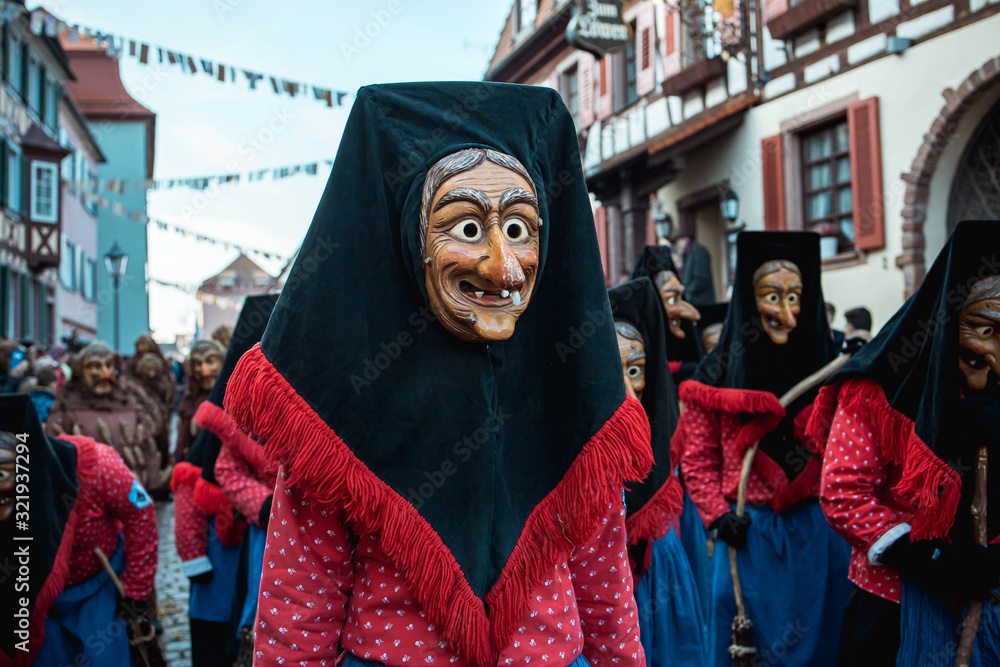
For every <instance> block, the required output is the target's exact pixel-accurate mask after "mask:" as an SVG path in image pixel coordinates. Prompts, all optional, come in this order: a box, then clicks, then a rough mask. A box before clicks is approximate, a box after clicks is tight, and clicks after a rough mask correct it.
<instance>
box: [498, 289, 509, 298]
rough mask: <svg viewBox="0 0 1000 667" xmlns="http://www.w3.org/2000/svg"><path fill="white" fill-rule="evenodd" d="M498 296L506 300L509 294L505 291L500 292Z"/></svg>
mask: <svg viewBox="0 0 1000 667" xmlns="http://www.w3.org/2000/svg"><path fill="white" fill-rule="evenodd" d="M500 296H501V297H503V298H504V299H506V298H507V297H509V296H510V292H508V291H507V290H500Z"/></svg>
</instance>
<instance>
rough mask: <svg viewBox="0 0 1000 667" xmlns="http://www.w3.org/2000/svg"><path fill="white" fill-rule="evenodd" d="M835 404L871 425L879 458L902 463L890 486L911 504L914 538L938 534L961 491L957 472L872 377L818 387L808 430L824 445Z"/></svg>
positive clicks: (951, 519) (945, 530)
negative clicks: (932, 447)
mask: <svg viewBox="0 0 1000 667" xmlns="http://www.w3.org/2000/svg"><path fill="white" fill-rule="evenodd" d="M838 410H843V411H845V412H847V413H849V414H853V415H856V417H857V418H858V419H862V420H865V421H867V422H868V423H870V424H871V425H872V427H873V428H874V430H875V433H874V434H873V435H874V438H873V439H874V441H875V443H876V444H877V445H878V447H879V450H880V451H881V453H882V455H883V456H884V457H885V459H886V460H887V461H888V462H889V463H892V464H894V465H897V466H900V467H901V468H902V477H901V479H900V481H899V483H898V484H897V485H896V488H895V489H894V491H895V493H897V494H899V495H900V496H901V497H902V498H903V499H904V500H906V501H907V502H909V503H910V504H911V505H912V506H913V508H914V515H913V519H912V520H911V521H910V525H911V526H912V530H911V534H912V536H913V539H915V540H925V539H932V538H937V537H944V536H945V535H947V534H948V531H949V530H951V526H952V523H953V522H954V521H955V513H956V512H957V511H958V502H959V498H960V497H961V494H962V478H961V477H960V476H959V474H958V473H957V472H956V471H955V470H954V469H953V468H952V467H951V466H949V465H948V464H947V463H945V462H944V461H942V460H941V459H940V458H938V457H937V455H935V454H934V452H933V451H931V449H930V447H928V446H927V444H926V443H925V442H924V441H923V440H921V439H920V437H919V436H918V435H917V434H916V433H914V431H913V426H914V425H913V420H912V419H910V418H909V417H907V416H906V415H904V414H902V413H901V412H898V411H896V410H895V409H894V408H893V407H892V406H891V405H890V404H889V401H888V400H887V399H886V397H885V392H884V391H883V390H882V387H881V386H880V385H879V384H878V383H877V382H875V381H874V380H869V379H858V380H848V381H846V382H844V383H843V384H841V385H829V386H826V387H823V389H822V390H821V391H820V395H819V397H818V398H817V399H816V408H815V409H814V410H813V414H812V418H811V419H810V420H809V426H808V432H809V434H810V435H811V436H812V437H813V438H815V439H816V440H817V441H819V442H820V445H819V446H820V448H825V447H826V442H827V440H828V439H829V437H830V427H831V425H832V424H833V419H834V417H835V416H836V414H837V412H838Z"/></svg>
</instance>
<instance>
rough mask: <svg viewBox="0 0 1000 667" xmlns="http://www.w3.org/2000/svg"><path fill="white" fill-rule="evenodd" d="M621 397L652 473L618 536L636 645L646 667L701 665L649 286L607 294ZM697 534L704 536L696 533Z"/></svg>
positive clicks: (662, 359)
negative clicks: (634, 411) (642, 438)
mask: <svg viewBox="0 0 1000 667" xmlns="http://www.w3.org/2000/svg"><path fill="white" fill-rule="evenodd" d="M608 296H609V297H610V299H611V311H612V312H613V313H614V318H615V330H616V333H617V335H618V350H619V353H620V355H621V362H622V372H623V374H624V376H625V389H626V390H627V391H628V392H629V395H631V396H632V397H633V398H636V399H638V400H639V401H640V402H641V403H642V406H643V408H644V409H645V411H646V415H647V416H648V417H649V425H650V432H651V436H652V438H651V443H652V451H653V459H654V461H655V463H654V465H653V469H652V470H651V471H650V473H649V475H647V477H646V479H645V480H644V481H643V482H642V483H641V484H636V483H632V484H628V485H627V487H628V490H627V492H626V493H625V507H626V512H627V514H626V517H625V532H626V535H627V536H628V544H629V557H630V562H631V565H632V574H633V577H634V579H635V601H636V605H637V606H638V609H639V630H640V632H639V639H640V640H641V641H642V646H643V648H644V649H645V653H646V662H647V664H648V665H650V666H651V667H663V666H666V665H701V664H704V662H705V655H704V650H703V648H702V634H703V632H704V627H703V625H704V623H703V615H702V607H701V602H700V601H699V598H698V590H697V588H696V587H695V586H694V574H693V573H692V572H691V567H690V565H688V560H687V556H685V554H684V549H683V547H682V546H681V541H680V538H679V537H678V535H677V530H676V529H675V526H674V523H675V522H676V520H677V517H678V515H679V514H680V512H681V507H682V495H683V491H682V489H681V485H680V482H679V481H678V480H677V476H676V475H675V474H673V464H672V456H671V454H672V452H671V451H670V438H671V436H672V435H673V433H674V430H675V429H676V428H677V418H678V415H679V413H680V410H679V406H678V404H677V389H676V388H675V387H674V381H673V378H672V377H671V374H670V369H669V367H668V366H667V353H666V331H665V327H664V324H663V319H664V318H663V305H662V302H661V301H660V297H659V294H657V292H656V288H655V287H653V283H652V282H651V281H650V280H649V278H639V279H637V280H631V281H629V282H627V283H625V284H623V285H620V286H619V287H615V288H613V289H611V290H608ZM702 533H703V534H704V529H702Z"/></svg>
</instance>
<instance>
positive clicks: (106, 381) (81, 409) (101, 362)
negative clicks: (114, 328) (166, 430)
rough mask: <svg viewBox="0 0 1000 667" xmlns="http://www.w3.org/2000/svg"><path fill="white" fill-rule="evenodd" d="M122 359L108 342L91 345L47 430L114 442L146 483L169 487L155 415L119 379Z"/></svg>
mask: <svg viewBox="0 0 1000 667" xmlns="http://www.w3.org/2000/svg"><path fill="white" fill-rule="evenodd" d="M120 363H121V359H120V358H119V356H118V355H117V354H115V353H114V351H112V349H111V348H110V347H108V346H107V345H106V344H104V343H91V344H90V345H87V346H86V347H85V348H83V350H81V351H80V354H79V356H78V357H77V358H76V360H75V364H76V368H75V369H74V370H73V377H72V378H71V379H70V381H69V382H67V383H66V385H65V386H64V387H63V388H62V391H60V392H59V395H58V396H57V397H56V401H55V403H54V404H53V405H52V409H51V410H50V411H49V419H48V421H47V422H46V431H47V432H48V433H49V434H51V435H56V436H58V435H62V434H64V433H65V434H69V435H84V436H87V437H89V438H94V439H95V440H97V441H98V442H103V443H104V444H106V445H110V446H111V447H112V448H114V450H115V451H116V452H118V453H119V455H121V457H122V458H123V459H124V460H125V463H126V464H127V465H128V467H129V469H130V470H131V471H132V472H133V474H135V476H136V477H137V478H138V479H139V482H140V483H141V484H142V485H143V487H145V488H147V489H150V490H154V489H159V488H161V487H166V486H167V484H166V481H167V480H168V479H169V474H168V475H166V476H161V470H160V454H159V452H158V451H157V450H156V443H155V442H153V438H152V433H153V432H154V431H155V430H156V423H155V419H154V418H153V417H151V416H150V415H149V414H148V413H147V411H145V410H144V409H143V406H142V405H141V404H140V403H139V401H138V400H137V398H136V392H135V390H134V388H133V387H131V386H123V384H122V383H121V382H120V381H119V379H120V378H119V375H118V368H119V365H120Z"/></svg>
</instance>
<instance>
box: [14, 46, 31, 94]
mask: <svg viewBox="0 0 1000 667" xmlns="http://www.w3.org/2000/svg"><path fill="white" fill-rule="evenodd" d="M28 90H30V87H29V85H28V45H27V43H25V42H21V89H20V90H18V91H17V92H18V93H20V94H21V100H22V101H24V102H25V103H27V102H28Z"/></svg>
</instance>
